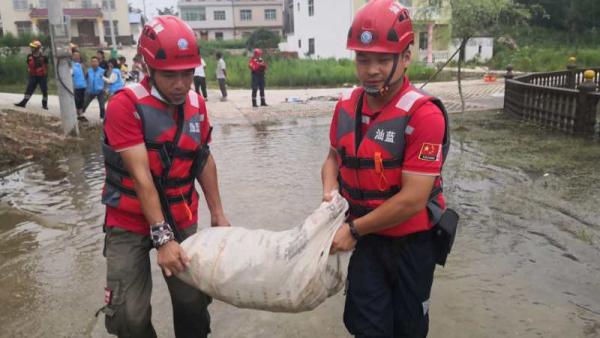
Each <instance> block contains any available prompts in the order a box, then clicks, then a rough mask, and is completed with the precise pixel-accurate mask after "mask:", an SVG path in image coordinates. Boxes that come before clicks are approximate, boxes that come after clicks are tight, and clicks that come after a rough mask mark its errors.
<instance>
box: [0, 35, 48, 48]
mask: <svg viewBox="0 0 600 338" xmlns="http://www.w3.org/2000/svg"><path fill="white" fill-rule="evenodd" d="M33 40H40V42H41V43H42V45H44V46H45V47H48V46H50V37H48V36H46V35H43V34H39V35H36V34H19V36H14V35H13V34H12V33H10V32H8V33H6V34H4V36H2V37H0V47H27V46H29V43H30V42H31V41H33Z"/></svg>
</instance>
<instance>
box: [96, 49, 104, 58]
mask: <svg viewBox="0 0 600 338" xmlns="http://www.w3.org/2000/svg"><path fill="white" fill-rule="evenodd" d="M96 54H101V55H102V56H104V51H103V50H102V49H98V50H97V51H96Z"/></svg>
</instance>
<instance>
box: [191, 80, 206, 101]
mask: <svg viewBox="0 0 600 338" xmlns="http://www.w3.org/2000/svg"><path fill="white" fill-rule="evenodd" d="M194 87H195V88H196V93H198V94H200V91H199V90H202V96H203V97H204V98H205V99H206V98H208V94H207V93H206V78H205V77H204V76H194Z"/></svg>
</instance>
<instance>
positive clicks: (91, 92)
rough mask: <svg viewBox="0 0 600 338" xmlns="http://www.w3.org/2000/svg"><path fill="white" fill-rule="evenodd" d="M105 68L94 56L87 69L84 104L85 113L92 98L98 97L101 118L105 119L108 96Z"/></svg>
mask: <svg viewBox="0 0 600 338" xmlns="http://www.w3.org/2000/svg"><path fill="white" fill-rule="evenodd" d="M103 76H104V68H102V67H100V61H99V60H98V58H97V57H96V56H92V58H91V60H90V68H88V71H87V88H86V91H85V102H84V104H83V113H85V110H86V109H87V107H88V106H89V105H90V103H91V102H92V100H94V99H98V105H99V106H100V118H101V119H104V104H105V102H106V98H105V96H104V79H103Z"/></svg>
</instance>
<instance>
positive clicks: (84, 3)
mask: <svg viewBox="0 0 600 338" xmlns="http://www.w3.org/2000/svg"><path fill="white" fill-rule="evenodd" d="M93 7H94V5H93V4H92V0H81V8H93Z"/></svg>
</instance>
